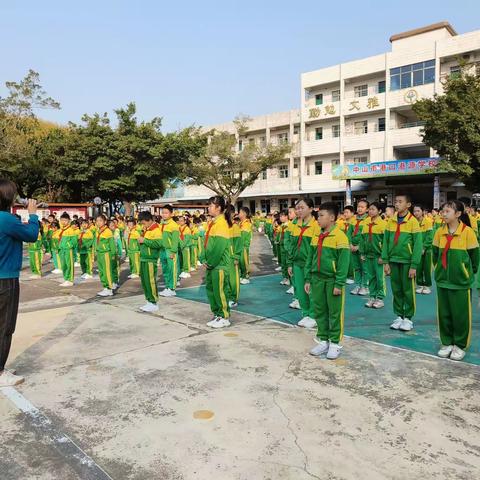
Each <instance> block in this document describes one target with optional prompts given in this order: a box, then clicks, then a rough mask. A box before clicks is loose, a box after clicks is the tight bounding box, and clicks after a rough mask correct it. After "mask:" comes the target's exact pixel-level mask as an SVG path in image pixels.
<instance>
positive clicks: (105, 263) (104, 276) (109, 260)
mask: <svg viewBox="0 0 480 480" xmlns="http://www.w3.org/2000/svg"><path fill="white" fill-rule="evenodd" d="M95 252H96V254H97V266H98V275H99V276H100V282H101V284H102V286H103V288H108V289H110V290H111V289H112V288H113V284H114V280H113V269H114V268H115V266H114V264H115V263H116V256H117V246H116V245H115V239H114V238H113V233H112V231H111V230H110V229H109V228H108V227H107V226H104V227H102V228H101V229H100V230H98V233H97V238H96V239H95Z"/></svg>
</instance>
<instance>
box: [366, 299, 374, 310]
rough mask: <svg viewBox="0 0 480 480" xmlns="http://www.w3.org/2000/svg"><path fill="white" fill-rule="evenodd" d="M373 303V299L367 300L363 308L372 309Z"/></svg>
mask: <svg viewBox="0 0 480 480" xmlns="http://www.w3.org/2000/svg"><path fill="white" fill-rule="evenodd" d="M374 303H375V299H374V298H370V299H369V300H368V302H367V303H366V304H365V306H366V307H367V308H372V307H373V304H374Z"/></svg>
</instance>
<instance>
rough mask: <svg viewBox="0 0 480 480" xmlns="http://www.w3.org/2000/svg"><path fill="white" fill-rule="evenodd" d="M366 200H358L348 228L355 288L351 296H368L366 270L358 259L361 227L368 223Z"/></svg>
mask: <svg viewBox="0 0 480 480" xmlns="http://www.w3.org/2000/svg"><path fill="white" fill-rule="evenodd" d="M369 206H370V203H369V202H368V201H367V200H359V202H358V203H357V215H356V216H355V217H354V218H352V220H351V223H350V226H349V227H348V234H347V236H348V239H349V240H350V251H351V252H352V264H353V274H354V278H355V283H356V285H355V287H354V288H353V290H352V291H351V292H350V293H351V294H352V295H368V279H367V268H366V264H365V262H362V261H361V259H360V251H359V249H360V240H361V238H362V229H363V225H364V224H365V223H366V222H367V221H368V207H369Z"/></svg>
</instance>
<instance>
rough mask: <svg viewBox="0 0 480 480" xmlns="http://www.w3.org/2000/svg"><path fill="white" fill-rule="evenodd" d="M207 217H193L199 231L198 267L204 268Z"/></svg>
mask: <svg viewBox="0 0 480 480" xmlns="http://www.w3.org/2000/svg"><path fill="white" fill-rule="evenodd" d="M205 220H206V217H205V215H200V216H199V217H193V225H194V226H195V227H196V229H197V230H198V239H197V252H198V260H197V267H201V266H202V264H203V263H202V260H203V241H204V239H205V230H206V222H205Z"/></svg>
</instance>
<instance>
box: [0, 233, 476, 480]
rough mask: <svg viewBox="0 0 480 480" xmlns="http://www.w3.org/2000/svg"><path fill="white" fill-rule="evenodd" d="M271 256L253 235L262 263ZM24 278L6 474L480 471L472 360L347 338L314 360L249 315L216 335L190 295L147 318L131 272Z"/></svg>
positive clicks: (293, 336)
mask: <svg viewBox="0 0 480 480" xmlns="http://www.w3.org/2000/svg"><path fill="white" fill-rule="evenodd" d="M270 258H271V256H270V255H269V253H268V246H267V244H266V241H265V240H264V238H263V237H256V238H255V242H254V264H255V266H256V270H257V273H267V272H271V271H272V267H273V265H272V263H271V260H270ZM124 275H125V274H124ZM199 281H201V274H196V275H194V278H193V279H191V281H190V282H189V284H192V285H193V284H195V283H198V282H199ZM253 281H254V280H253ZM22 288H23V294H22V300H23V302H22V313H21V314H20V316H19V324H18V329H17V333H16V335H15V339H14V346H13V351H12V356H11V361H10V367H14V368H16V369H17V370H18V372H19V373H21V374H24V375H25V376H26V378H27V381H26V383H25V384H23V385H21V386H19V387H18V388H16V389H3V391H2V390H0V392H1V393H0V424H1V427H2V442H1V444H0V479H2V480H3V479H5V480H6V479H8V480H10V479H12V480H17V479H18V480H27V479H42V480H43V479H55V480H57V479H58V480H70V479H105V478H106V479H108V478H113V479H132V480H133V479H134V480H147V479H148V480H151V479H162V480H163V479H175V480H176V479H185V480H190V479H200V480H203V479H205V480H207V479H208V480H210V479H217V478H218V479H222V480H223V479H229V480H230V479H245V480H247V479H248V480H256V479H259V480H260V479H262V480H267V479H270V480H277V479H295V480H297V479H298V480H303V479H367V478H368V479H369V480H370V479H372V480H373V479H399V480H400V479H406V478H422V479H434V478H435V479H444V478H445V479H446V478H452V479H475V478H480V389H479V384H480V369H479V367H477V366H475V365H469V364H461V363H460V364H459V363H453V362H450V361H441V360H439V359H436V358H434V357H431V356H428V355H424V354H419V353H415V352H408V351H404V350H400V349H395V348H392V347H387V346H383V345H377V344H375V343H372V342H367V341H364V340H358V339H353V338H348V339H346V340H345V342H344V345H345V348H344V351H343V355H342V357H341V358H339V359H338V360H336V361H333V362H332V361H327V360H320V359H316V358H313V357H311V356H309V355H308V354H307V352H308V349H309V348H310V347H311V346H312V333H311V332H307V331H305V330H303V329H299V328H289V327H286V326H283V325H279V324H277V323H273V322H269V321H268V320H262V319H259V318H257V317H255V316H253V315H249V314H242V313H238V312H235V313H234V314H233V320H234V324H233V326H232V327H231V328H229V329H227V330H222V331H213V330H211V329H209V328H207V327H206V326H205V324H206V322H207V321H208V320H209V319H210V316H211V315H210V312H209V309H208V306H207V305H205V304H201V303H196V302H191V301H189V300H184V299H179V298H168V299H162V300H161V309H160V312H159V314H157V315H149V314H142V313H138V311H137V307H138V306H139V305H141V304H142V303H143V298H142V296H141V295H139V294H138V293H139V290H138V289H139V285H138V283H136V282H131V281H129V282H127V283H126V284H125V285H124V286H123V287H122V288H121V289H120V294H119V295H118V296H116V297H114V298H112V299H109V300H103V301H99V300H97V299H95V298H94V297H93V295H94V293H95V292H96V291H97V290H98V284H97V283H96V282H92V283H91V284H90V283H88V284H87V283H86V284H84V285H80V286H78V287H75V288H73V289H70V291H69V292H63V291H59V288H58V282H57V281H56V280H54V279H52V280H48V278H45V279H43V280H41V281H32V282H27V281H25V282H22ZM272 301H275V299H272ZM477 341H478V339H477Z"/></svg>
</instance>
